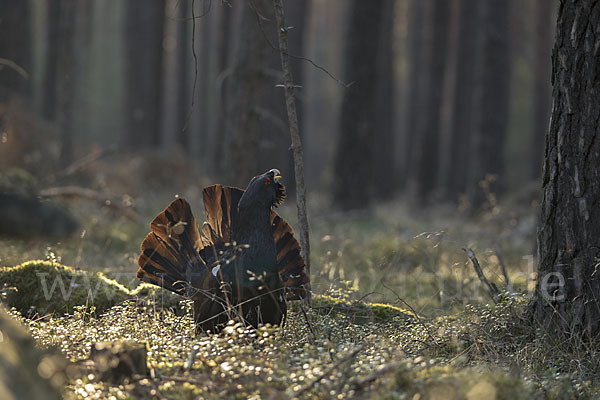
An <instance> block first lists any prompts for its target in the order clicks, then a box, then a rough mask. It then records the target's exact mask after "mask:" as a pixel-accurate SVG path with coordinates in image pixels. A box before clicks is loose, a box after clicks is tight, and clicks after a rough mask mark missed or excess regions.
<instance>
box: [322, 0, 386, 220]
mask: <svg viewBox="0 0 600 400" xmlns="http://www.w3.org/2000/svg"><path fill="white" fill-rule="evenodd" d="M383 5H384V3H383V2H382V1H377V2H366V1H361V0H354V1H353V2H352V3H351V6H350V7H351V9H350V19H349V21H348V25H347V34H346V48H345V55H344V60H345V74H344V79H345V80H346V81H349V82H353V83H352V85H351V86H349V87H348V88H346V90H345V92H344V97H343V100H342V112H341V116H340V118H341V119H340V134H339V139H338V147H337V153H336V157H335V164H334V170H335V176H336V180H335V183H334V186H333V199H334V202H335V203H336V204H338V205H340V206H341V207H342V208H343V209H344V210H350V209H360V208H366V207H367V206H368V204H369V199H370V198H371V197H372V196H371V193H369V192H370V188H371V185H370V181H371V179H372V177H373V172H374V171H372V165H373V159H372V154H373V150H372V148H373V146H375V145H376V144H375V143H373V140H372V136H371V135H372V134H373V130H374V128H375V120H376V117H377V110H376V95H377V90H376V85H375V82H377V62H376V60H377V46H376V45H374V43H377V42H378V39H379V37H380V32H381V16H382V12H383V9H384V7H383ZM375 173H380V171H378V172H375Z"/></svg>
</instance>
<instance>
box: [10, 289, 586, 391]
mask: <svg viewBox="0 0 600 400" xmlns="http://www.w3.org/2000/svg"><path fill="white" fill-rule="evenodd" d="M525 302H526V299H525V298H524V297H523V296H510V297H509V296H507V297H505V298H504V299H503V301H502V302H501V303H500V304H499V305H496V306H477V307H475V306H469V307H467V309H466V310H465V311H464V312H461V313H459V314H458V315H455V316H448V317H438V318H437V319H431V320H425V319H420V318H412V317H411V318H406V317H405V316H401V315H398V316H394V317H391V318H388V319H386V320H382V321H380V322H376V321H372V322H369V323H356V322H355V321H354V319H353V318H352V316H351V315H348V314H346V313H338V312H335V311H334V309H335V308H334V307H332V308H331V312H329V313H323V312H321V311H320V310H318V309H308V310H307V316H308V321H309V322H307V320H306V318H305V316H304V314H303V313H302V312H301V310H300V307H299V305H297V304H295V305H293V306H292V308H291V311H290V313H289V315H288V319H287V323H286V325H285V327H283V328H269V327H264V328H261V329H259V330H253V329H249V328H245V327H243V326H241V325H240V324H233V323H232V324H231V325H229V326H228V327H227V328H226V329H225V331H224V332H223V333H222V334H220V335H209V336H207V335H200V336H198V337H194V334H193V332H194V328H193V323H192V319H191V314H190V312H189V309H190V304H189V302H187V301H183V302H182V304H181V307H182V308H183V309H184V310H187V311H188V312H185V313H184V314H183V315H177V314H176V313H174V312H172V311H171V310H169V309H157V308H155V307H153V306H152V305H150V304H148V303H140V302H136V301H126V302H124V303H122V304H120V305H118V306H115V307H113V308H111V309H110V310H108V311H107V312H105V313H103V314H98V313H96V311H95V310H94V309H93V308H86V307H84V306H82V307H78V308H76V310H75V312H74V313H73V314H71V315H63V316H53V317H50V318H46V319H40V320H28V319H24V318H22V317H20V316H17V318H19V319H21V320H22V321H23V323H25V324H26V325H27V326H29V328H30V330H31V332H32V335H33V336H34V338H35V339H36V340H37V341H38V343H39V344H40V345H41V346H54V347H58V348H59V349H61V351H62V352H63V353H64V354H66V355H67V356H68V357H69V358H70V359H71V360H72V361H73V362H76V363H79V364H81V360H85V359H86V358H87V356H88V355H89V352H90V348H91V346H92V344H93V343H96V342H98V341H106V340H133V341H136V342H140V343H145V344H146V345H147V348H148V350H149V352H148V362H149V365H150V367H151V376H149V377H142V376H134V377H133V378H132V379H130V380H126V381H124V382H121V383H108V382H101V381H99V380H98V379H97V377H96V375H95V371H94V370H93V369H89V370H88V371H87V372H86V373H84V374H83V375H82V376H81V377H80V378H78V379H76V380H74V381H72V382H70V384H69V386H68V387H67V388H66V393H68V394H72V393H75V395H76V397H77V398H107V397H110V396H114V397H115V398H151V397H152V396H156V397H157V398H159V397H160V398H163V397H167V398H197V397H201V398H215V399H216V398H240V399H243V398H270V397H272V398H288V397H294V396H297V397H300V398H341V399H342V398H398V399H413V398H415V397H414V396H416V395H418V396H420V397H417V398H424V399H442V398H443V399H494V398H495V399H529V398H551V399H567V398H572V397H573V396H585V395H588V396H590V397H593V394H594V393H595V391H594V388H593V386H591V383H590V382H586V381H578V380H577V379H575V375H574V374H573V373H574V372H575V371H574V370H571V371H569V370H565V368H568V360H567V359H566V358H565V359H559V360H558V363H555V364H554V365H553V367H549V366H548V365H544V364H543V360H542V359H539V358H538V356H537V355H536V353H537V352H542V351H547V349H546V350H544V347H543V346H542V345H541V344H540V343H538V342H536V340H535V339H534V338H533V337H532V335H531V331H530V330H528V329H527V324H525V323H524V322H523V321H522V320H520V319H519V315H521V314H522V311H523V308H524V305H525ZM563 356H565V355H564V354H563ZM561 363H562V364H561ZM82 365H84V364H82ZM82 368H84V367H82ZM84 371H85V369H84Z"/></svg>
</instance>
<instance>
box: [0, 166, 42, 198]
mask: <svg viewBox="0 0 600 400" xmlns="http://www.w3.org/2000/svg"><path fill="white" fill-rule="evenodd" d="M0 192H12V193H19V194H23V195H26V194H33V193H36V192H37V180H36V179H35V177H34V176H33V175H31V174H30V173H29V172H27V171H25V170H23V169H20V168H9V169H7V170H5V171H0Z"/></svg>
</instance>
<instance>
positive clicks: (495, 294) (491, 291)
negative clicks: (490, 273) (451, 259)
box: [463, 247, 500, 304]
mask: <svg viewBox="0 0 600 400" xmlns="http://www.w3.org/2000/svg"><path fill="white" fill-rule="evenodd" d="M463 250H464V251H465V253H467V256H469V259H470V260H471V262H472V263H473V268H474V269H475V272H476V273H477V276H478V277H479V280H480V281H481V282H482V283H483V284H484V286H485V287H486V288H487V293H488V295H489V296H490V297H491V298H492V300H493V301H494V303H496V304H498V298H499V297H500V291H499V290H498V288H497V287H496V285H494V284H493V283H490V281H488V280H487V278H486V277H485V275H484V274H483V271H482V270H481V266H480V265H479V261H478V260H477V257H475V253H473V250H471V249H470V248H468V247H463Z"/></svg>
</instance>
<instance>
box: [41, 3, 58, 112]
mask: <svg viewBox="0 0 600 400" xmlns="http://www.w3.org/2000/svg"><path fill="white" fill-rule="evenodd" d="M61 1H62V0H55V1H50V2H48V5H47V7H48V11H47V38H46V43H47V49H46V57H45V60H44V80H43V86H44V88H43V91H42V93H43V94H42V95H43V100H42V115H43V117H44V118H45V119H47V120H48V121H54V119H55V118H56V108H57V107H56V103H57V101H56V100H57V96H56V81H57V79H56V78H57V71H56V70H57V68H58V43H59V38H58V28H59V23H60V4H61Z"/></svg>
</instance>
